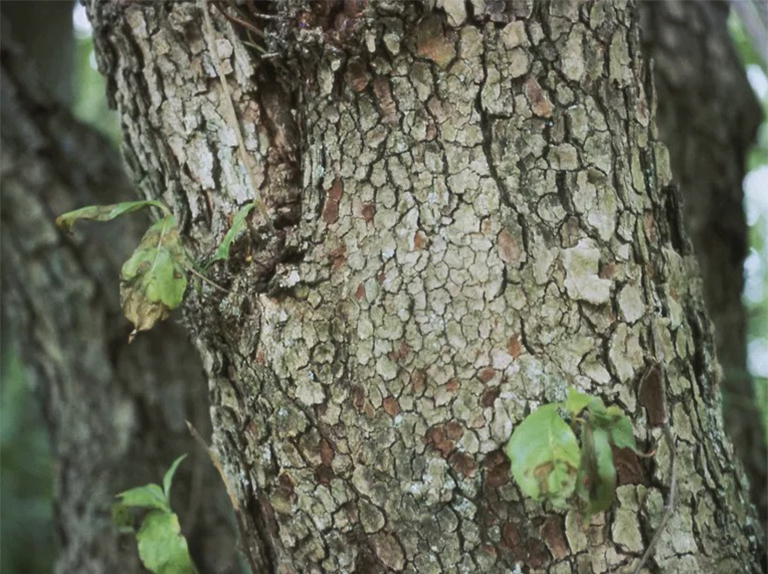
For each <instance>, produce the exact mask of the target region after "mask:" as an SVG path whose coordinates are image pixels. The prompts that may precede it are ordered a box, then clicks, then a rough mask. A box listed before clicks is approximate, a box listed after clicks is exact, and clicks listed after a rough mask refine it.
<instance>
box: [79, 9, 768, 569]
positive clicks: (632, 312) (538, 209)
mask: <svg viewBox="0 0 768 574" xmlns="http://www.w3.org/2000/svg"><path fill="white" fill-rule="evenodd" d="M439 4H441V5H442V6H443V8H442V9H435V10H434V11H430V10H429V9H428V6H427V5H426V3H419V2H387V1H384V0H380V1H378V2H374V1H370V2H320V3H310V2H277V3H271V4H265V3H260V2H256V3H246V4H245V5H243V7H242V8H235V5H234V3H233V4H229V5H227V4H220V5H219V8H220V10H218V11H217V10H215V9H213V6H211V7H210V9H211V14H212V17H213V19H214V23H215V26H216V30H215V31H212V32H210V33H209V32H208V31H207V30H206V26H204V24H203V16H202V11H201V5H200V4H195V5H193V4H178V3H164V4H160V3H152V4H151V5H148V4H129V5H123V4H112V3H106V2H99V1H94V2H91V4H90V6H89V10H90V14H91V17H92V20H93V22H94V24H95V27H96V37H97V48H98V54H99V61H100V65H101V67H102V70H103V71H104V72H105V74H106V75H107V77H108V78H109V80H110V86H111V87H110V90H111V94H112V95H113V97H114V98H115V100H116V102H117V104H118V107H119V109H120V111H121V114H122V118H123V125H124V128H125V142H126V146H125V153H126V157H127V159H128V162H129V164H130V166H131V168H132V169H133V171H134V175H135V177H136V178H137V179H138V180H140V181H141V182H142V183H143V189H144V191H145V192H146V193H147V194H148V195H150V196H152V197H156V198H161V199H163V200H165V201H166V202H167V203H168V204H169V205H171V206H172V208H173V209H174V210H175V211H176V212H177V214H178V215H179V217H180V218H181V220H182V221H183V224H184V232H185V236H186V238H187V241H188V245H189V247H190V249H192V250H194V251H195V252H196V254H197V256H199V257H200V258H203V259H204V258H205V257H206V256H209V255H210V254H211V253H212V252H213V250H214V249H215V247H216V245H217V243H218V242H219V241H220V240H221V238H222V236H223V235H224V233H225V231H226V229H227V228H228V226H229V221H230V220H231V217H232V215H233V214H234V212H235V211H236V209H237V207H238V205H241V204H244V203H245V202H247V201H250V200H251V199H253V191H251V190H250V189H249V184H248V181H249V178H248V177H247V176H246V173H247V172H248V171H251V172H252V175H253V176H254V177H255V179H256V180H257V182H258V185H259V189H258V195H259V197H260V198H262V201H264V202H265V203H266V205H267V207H268V209H269V211H270V213H271V216H272V219H273V225H274V228H275V230H272V229H270V226H269V225H267V224H266V222H264V221H262V220H261V219H260V218H259V217H258V216H254V217H253V218H252V219H253V221H252V223H253V227H254V228H253V229H252V231H251V233H250V234H247V235H246V236H245V237H243V238H241V239H240V240H239V241H238V243H237V244H236V246H235V249H234V252H235V253H234V254H233V256H232V257H231V258H230V260H229V261H228V262H226V263H225V264H218V265H219V267H218V268H214V270H213V271H212V275H213V277H214V279H215V280H217V281H218V282H220V283H221V284H224V285H226V287H227V289H228V294H226V295H225V296H223V297H222V296H221V295H220V294H219V293H217V291H216V290H214V289H208V288H206V287H203V291H202V293H201V294H196V293H193V294H191V295H190V298H189V301H188V304H187V305H186V315H187V318H188V323H189V326H190V329H191V331H192V334H193V337H194V338H195V340H196V342H197V345H198V348H199V350H200V352H201V354H202V356H203V359H204V363H205V367H206V371H207V373H208V376H209V381H210V388H211V395H212V397H211V398H212V401H213V405H214V406H213V424H214V442H215V445H216V448H217V449H218V450H219V452H220V454H221V456H222V459H223V461H224V465H225V468H226V470H227V473H228V476H229V480H230V482H231V486H232V488H233V489H234V490H235V492H236V494H237V498H238V500H239V506H240V509H241V514H242V516H243V525H244V529H245V531H246V532H245V535H246V546H247V547H248V553H249V554H250V556H251V558H252V560H253V562H254V563H255V564H257V568H258V569H259V570H260V571H264V572H379V571H403V572H419V573H429V572H508V571H510V569H513V568H515V567H518V571H526V572H545V571H546V572H550V573H556V572H557V573H560V572H571V571H573V570H572V569H576V571H579V572H594V573H602V572H617V571H627V572H631V569H632V568H633V566H634V565H635V564H636V563H637V562H638V560H639V558H640V555H641V554H642V553H643V551H644V549H645V547H646V545H647V544H648V543H649V541H650V539H651V537H652V536H653V533H654V529H655V528H656V527H657V526H658V524H659V522H660V520H661V516H662V512H663V503H664V500H665V496H666V495H667V494H668V485H669V484H670V478H671V477H670V474H669V461H670V450H669V448H667V446H666V445H665V443H664V442H663V441H659V438H660V431H659V430H658V429H653V428H651V426H650V424H649V417H648V415H647V414H646V408H645V407H646V406H647V407H648V408H650V409H651V410H652V411H653V412H654V415H657V414H658V412H657V407H658V405H656V404H645V405H643V404H641V401H639V400H638V396H637V388H636V387H637V383H638V381H639V380H640V378H641V377H642V375H643V373H645V372H646V369H647V368H648V366H650V365H652V364H654V363H655V362H658V363H660V364H661V366H662V368H663V372H664V377H663V380H664V382H665V385H666V398H667V403H668V414H669V420H670V423H671V425H672V433H673V435H674V441H675V445H676V447H675V448H676V450H677V453H678V461H679V464H678V472H677V474H678V476H677V480H678V502H677V506H676V508H675V511H674V514H673V516H672V518H671V520H670V522H669V524H668V526H667V529H666V530H665V532H664V534H663V535H662V537H661V540H660V543H659V545H658V547H657V548H656V551H655V555H654V561H655V563H656V564H657V565H658V568H659V570H660V571H663V572H712V573H714V572H726V571H739V572H758V571H759V569H760V566H759V560H760V553H761V545H762V542H761V538H760V533H759V526H758V525H757V523H756V521H755V518H754V510H753V509H752V508H751V506H750V505H749V502H748V493H747V492H746V489H745V486H744V484H743V483H742V480H741V476H740V474H739V471H738V469H737V468H736V467H735V466H734V463H733V461H732V457H733V453H732V449H731V446H730V443H729V442H728V440H727V438H726V437H725V435H724V431H723V428H722V420H721V415H720V408H721V405H720V398H719V392H718V376H719V375H718V371H717V366H716V362H715V359H714V347H713V339H712V333H711V328H710V323H709V319H708V318H707V315H706V312H705V310H704V307H703V301H702V296H701V286H700V281H699V280H698V279H697V270H696V265H695V262H694V260H693V258H692V255H691V252H690V248H689V245H688V241H687V239H686V236H685V232H684V230H683V229H682V222H681V219H680V215H681V214H680V211H679V197H678V195H677V192H676V191H675V189H674V188H673V187H671V186H670V185H669V184H670V183H671V182H670V174H669V159H668V154H667V152H666V149H665V148H664V147H663V146H662V145H661V144H659V143H658V142H657V138H656V133H655V125H654V101H653V88H652V82H651V80H650V78H649V77H648V73H647V70H646V68H645V67H644V64H643V61H642V58H641V54H640V49H639V39H638V24H637V21H636V19H635V15H634V10H633V8H634V7H633V5H632V4H625V3H623V2H613V1H611V2H541V3H535V4H534V3H533V2H526V1H522V2H517V1H515V2H508V3H505V2H488V1H484V0H473V1H472V2H471V3H464V2H460V1H458V2H457V1H450V2H449V1H444V2H440V3H439ZM235 10H237V12H235ZM263 11H266V12H265V13H266V16H267V17H264V15H263ZM224 12H226V13H228V14H229V16H230V17H233V16H234V17H237V19H238V20H239V22H240V23H238V24H235V25H234V27H233V25H232V24H230V23H228V22H227V19H225V18H224V17H223V13H224ZM260 14H262V15H260ZM243 21H245V22H246V25H242V24H241V23H242V22H243ZM249 29H250V32H249V31H248V30H249ZM254 30H259V32H258V33H257V32H255V31H254ZM249 34H250V36H251V40H254V39H255V41H256V42H258V43H259V45H257V46H256V47H255V48H254V47H252V42H250V41H249V42H248V43H247V44H246V43H244V42H243V38H244V37H246V36H247V35H249ZM264 52H267V53H266V54H264ZM218 60H220V61H219V62H218V63H219V67H221V68H222V69H223V73H224V74H225V78H226V81H227V82H228V84H227V85H228V86H229V90H228V91H227V90H223V89H222V85H221V83H220V81H219V78H218V76H217V66H216V63H217V61H218ZM228 92H231V98H232V100H233V102H234V105H235V108H236V109H237V111H238V120H237V122H236V125H233V122H232V120H231V119H228V113H227V111H226V110H227V105H226V99H227V98H229V97H230V95H229V94H228ZM236 130H241V131H242V133H243V134H244V140H245V147H246V148H247V151H248V153H249V154H250V155H251V157H252V158H253V160H254V161H253V162H248V163H249V164H252V165H242V164H241V162H240V161H239V159H238V157H237V146H238V143H237V137H236V136H235V133H236ZM254 213H256V212H254ZM569 385H573V386H576V387H578V388H582V389H585V390H588V391H590V392H592V393H595V394H600V395H601V396H603V397H605V398H606V399H607V400H608V401H610V402H614V403H617V404H619V405H621V406H622V407H623V408H624V409H625V410H626V411H627V412H628V414H630V416H631V417H632V418H633V421H634V429H635V434H636V436H637V437H638V439H639V440H640V441H641V443H642V444H643V445H644V446H645V447H646V448H647V449H649V450H650V449H654V448H655V449H656V450H655V453H654V456H653V457H652V458H650V459H648V460H640V459H637V458H635V457H632V456H622V457H621V459H620V460H619V482H620V486H619V489H618V502H617V504H616V505H615V507H614V508H613V509H612V510H611V511H609V512H607V513H604V514H600V515H597V516H595V517H594V518H593V519H592V522H591V524H590V525H588V526H586V527H582V526H581V525H580V523H579V520H578V516H577V513H576V512H573V511H571V512H568V513H566V514H563V513H559V512H555V511H553V510H552V509H550V508H547V507H542V506H541V505H539V504H537V503H533V502H531V501H530V500H525V499H523V498H522V497H521V495H520V493H519V491H518V490H517V488H516V487H515V485H514V484H513V483H512V482H511V479H510V475H509V463H508V461H507V460H506V458H505V456H504V454H503V452H502V448H503V446H504V444H505V442H506V441H507V439H508V438H509V435H510V433H511V431H512V429H513V428H514V426H515V425H516V424H518V423H519V422H520V421H521V420H522V419H523V417H524V416H525V414H526V412H527V411H528V409H530V408H534V407H535V406H537V405H539V404H542V403H545V402H549V401H553V400H559V399H561V398H563V396H564V394H565V392H566V388H567V386H569ZM520 569H522V570H520Z"/></svg>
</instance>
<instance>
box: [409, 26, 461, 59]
mask: <svg viewBox="0 0 768 574" xmlns="http://www.w3.org/2000/svg"><path fill="white" fill-rule="evenodd" d="M416 53H417V54H418V55H419V56H421V57H422V58H428V59H429V60H432V61H433V62H435V63H436V64H437V65H438V66H440V67H441V68H445V67H446V66H447V65H448V64H450V63H451V60H453V59H454V58H455V57H456V48H455V47H454V45H453V42H451V41H449V40H448V39H447V38H446V35H445V31H444V30H443V19H442V18H441V17H439V16H430V17H428V18H424V20H422V21H421V23H420V24H419V27H418V29H417V30H416Z"/></svg>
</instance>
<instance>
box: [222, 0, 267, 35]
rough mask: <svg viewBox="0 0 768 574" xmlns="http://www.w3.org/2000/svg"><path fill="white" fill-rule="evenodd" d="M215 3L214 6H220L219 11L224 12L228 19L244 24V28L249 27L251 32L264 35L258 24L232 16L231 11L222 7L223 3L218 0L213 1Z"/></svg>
mask: <svg viewBox="0 0 768 574" xmlns="http://www.w3.org/2000/svg"><path fill="white" fill-rule="evenodd" d="M213 5H214V6H216V8H218V9H219V12H221V14H222V15H223V16H224V17H225V18H226V19H227V20H229V21H230V22H234V23H235V24H240V25H241V26H243V27H244V28H247V29H248V30H250V31H251V32H254V33H256V34H258V35H259V36H264V32H262V31H261V30H259V29H258V28H257V27H256V26H254V25H253V24H251V23H250V22H248V21H247V20H241V19H240V18H237V17H235V16H232V14H230V13H229V12H227V11H226V9H225V8H222V7H221V4H219V3H217V2H214V3H213Z"/></svg>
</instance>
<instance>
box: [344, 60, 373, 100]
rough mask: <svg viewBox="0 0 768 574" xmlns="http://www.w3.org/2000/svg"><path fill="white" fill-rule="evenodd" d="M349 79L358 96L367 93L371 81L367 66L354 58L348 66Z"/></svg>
mask: <svg viewBox="0 0 768 574" xmlns="http://www.w3.org/2000/svg"><path fill="white" fill-rule="evenodd" d="M347 78H348V80H349V83H350V84H351V85H352V89H353V90H355V91H356V92H357V93H358V94H359V93H361V92H363V91H365V88H367V87H368V82H369V81H370V76H369V74H368V70H366V67H365V64H363V62H362V61H361V60H360V59H359V58H354V59H353V60H351V61H350V62H349V65H348V66H347Z"/></svg>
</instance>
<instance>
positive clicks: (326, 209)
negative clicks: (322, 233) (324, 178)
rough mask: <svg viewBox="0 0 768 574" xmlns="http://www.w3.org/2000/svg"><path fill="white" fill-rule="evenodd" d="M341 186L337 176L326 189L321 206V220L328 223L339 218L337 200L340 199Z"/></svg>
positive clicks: (334, 221)
mask: <svg viewBox="0 0 768 574" xmlns="http://www.w3.org/2000/svg"><path fill="white" fill-rule="evenodd" d="M341 194H342V186H341V180H340V179H339V178H338V177H337V178H336V179H334V180H333V185H332V186H331V189H329V190H328V194H327V197H326V198H325V206H323V220H324V221H325V222H326V223H327V224H328V225H330V224H331V223H336V220H337V219H338V218H339V202H340V201H341Z"/></svg>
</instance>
